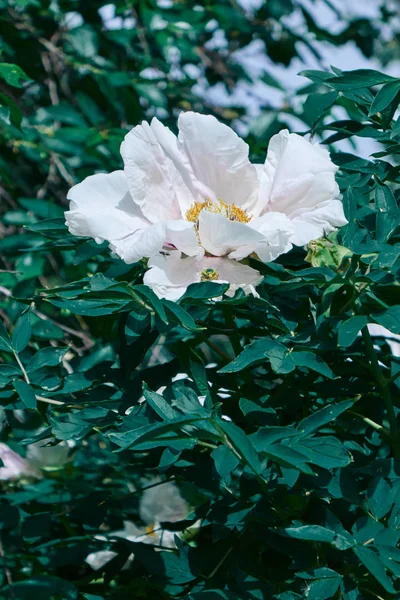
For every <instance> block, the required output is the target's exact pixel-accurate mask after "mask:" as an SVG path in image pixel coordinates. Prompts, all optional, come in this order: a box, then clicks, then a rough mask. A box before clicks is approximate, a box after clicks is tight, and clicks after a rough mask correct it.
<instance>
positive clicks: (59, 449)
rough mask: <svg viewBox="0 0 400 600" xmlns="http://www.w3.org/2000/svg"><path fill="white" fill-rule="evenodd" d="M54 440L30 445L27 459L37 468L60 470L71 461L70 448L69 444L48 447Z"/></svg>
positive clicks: (44, 440) (63, 443)
mask: <svg viewBox="0 0 400 600" xmlns="http://www.w3.org/2000/svg"><path fill="white" fill-rule="evenodd" d="M53 441H54V439H53V438H46V439H43V440H39V441H38V442H34V443H33V444H29V446H28V447H27V450H26V457H27V459H28V460H29V461H30V462H31V463H32V464H34V465H35V466H36V467H39V468H45V469H60V468H63V467H64V466H65V464H66V463H67V462H68V461H69V460H70V459H71V457H70V447H69V445H68V443H67V442H60V443H59V444H56V445H53V446H51V445H48V444H49V442H53Z"/></svg>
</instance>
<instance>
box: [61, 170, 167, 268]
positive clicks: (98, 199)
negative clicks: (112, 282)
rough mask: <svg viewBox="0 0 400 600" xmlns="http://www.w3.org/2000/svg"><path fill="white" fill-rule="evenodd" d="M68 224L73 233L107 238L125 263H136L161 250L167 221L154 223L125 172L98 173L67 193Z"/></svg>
mask: <svg viewBox="0 0 400 600" xmlns="http://www.w3.org/2000/svg"><path fill="white" fill-rule="evenodd" d="M68 198H69V199H70V200H71V204H70V210H69V211H68V212H66V213H65V218H66V223H67V225H68V228H69V230H70V232H71V233H72V234H73V235H78V236H89V237H93V238H94V239H95V240H96V242H98V243H101V242H103V241H107V242H109V244H110V248H111V250H113V251H114V252H115V253H116V254H118V256H120V257H121V258H122V259H123V260H124V261H125V262H127V263H133V262H136V261H137V260H140V259H141V258H143V257H148V256H151V255H152V254H155V253H156V252H159V251H160V250H161V248H162V247H163V245H164V242H165V239H166V235H167V231H166V225H165V223H157V224H156V225H151V224H150V223H149V221H148V220H147V219H145V217H144V216H143V214H142V213H141V211H140V208H139V207H138V206H137V205H136V204H135V203H134V202H133V200H132V197H131V195H130V193H129V190H128V183H127V180H126V177H125V174H124V171H114V172H113V173H109V174H106V173H99V174H98V175H92V176H91V177H87V178H86V179H84V180H83V181H82V183H79V184H78V185H75V186H74V187H73V188H72V189H71V190H70V191H69V194H68Z"/></svg>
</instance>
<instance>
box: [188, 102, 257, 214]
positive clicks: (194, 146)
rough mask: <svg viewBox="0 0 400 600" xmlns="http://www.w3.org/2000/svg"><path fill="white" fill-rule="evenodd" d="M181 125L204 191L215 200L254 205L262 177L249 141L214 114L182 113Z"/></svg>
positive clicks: (196, 174) (191, 161)
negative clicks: (245, 140) (254, 161)
mask: <svg viewBox="0 0 400 600" xmlns="http://www.w3.org/2000/svg"><path fill="white" fill-rule="evenodd" d="M178 127H179V136H178V139H179V142H180V144H181V148H182V151H183V152H184V153H185V154H186V155H187V157H188V159H189V161H190V164H191V167H192V170H193V173H194V176H195V178H196V180H197V181H199V182H201V183H202V184H203V185H204V193H205V194H207V196H209V197H210V198H211V199H212V200H216V199H218V198H221V199H222V200H223V201H224V202H226V203H227V204H236V206H240V207H241V208H242V209H244V210H247V209H250V208H251V207H252V206H253V203H254V202H255V201H256V199H257V192H258V179H257V171H256V169H255V167H254V166H253V165H252V164H251V163H250V161H249V147H248V145H247V144H246V143H245V142H244V141H243V140H242V139H240V138H239V137H238V135H237V134H236V133H235V132H234V131H233V130H232V129H231V128H230V127H228V126H227V125H223V124H222V123H220V122H219V121H217V119H216V118H215V117H212V116H211V115H201V114H199V113H194V112H185V113H181V114H180V115H179V119H178ZM207 190H209V191H208V192H207Z"/></svg>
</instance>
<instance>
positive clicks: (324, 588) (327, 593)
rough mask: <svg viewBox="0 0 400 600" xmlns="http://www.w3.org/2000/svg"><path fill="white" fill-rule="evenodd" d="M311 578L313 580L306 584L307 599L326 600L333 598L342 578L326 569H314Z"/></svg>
mask: <svg viewBox="0 0 400 600" xmlns="http://www.w3.org/2000/svg"><path fill="white" fill-rule="evenodd" d="M313 576H314V577H315V579H314V580H313V581H311V582H310V583H308V584H307V591H306V594H307V599H308V600H327V598H333V596H335V594H336V592H337V591H338V589H339V586H340V584H341V581H342V576H341V575H339V573H336V571H333V570H332V569H328V568H327V567H323V568H321V569H316V570H315V571H314V574H313Z"/></svg>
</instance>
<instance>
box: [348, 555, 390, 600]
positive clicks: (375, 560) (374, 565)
mask: <svg viewBox="0 0 400 600" xmlns="http://www.w3.org/2000/svg"><path fill="white" fill-rule="evenodd" d="M353 552H354V553H355V554H356V556H357V557H358V558H359V559H360V560H361V562H362V563H363V564H364V565H365V567H366V568H367V569H368V571H369V572H370V573H371V574H372V575H373V576H374V577H375V579H376V580H377V581H379V583H380V584H381V586H382V587H383V588H384V589H385V590H386V591H387V592H388V593H389V594H395V593H396V590H395V588H394V587H393V583H392V580H391V579H390V577H389V576H388V575H387V574H386V571H385V567H384V565H383V563H382V561H381V559H380V558H379V556H378V555H377V554H376V553H375V552H374V551H373V550H370V549H369V548H366V547H365V546H355V547H354V548H353Z"/></svg>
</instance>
